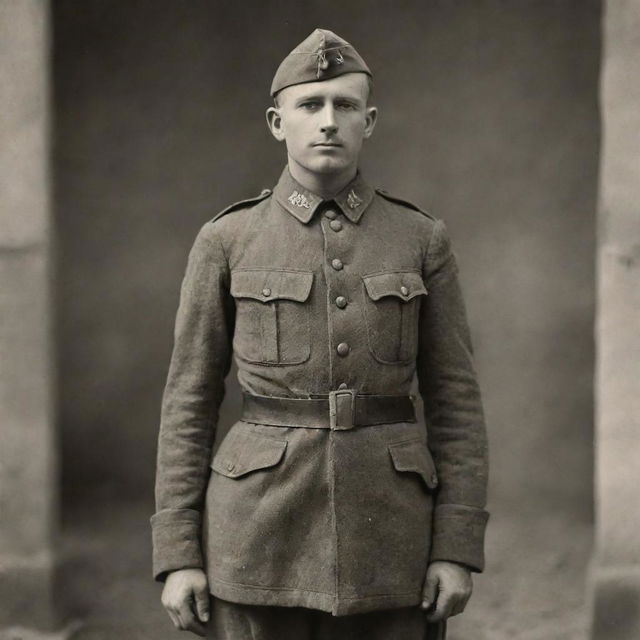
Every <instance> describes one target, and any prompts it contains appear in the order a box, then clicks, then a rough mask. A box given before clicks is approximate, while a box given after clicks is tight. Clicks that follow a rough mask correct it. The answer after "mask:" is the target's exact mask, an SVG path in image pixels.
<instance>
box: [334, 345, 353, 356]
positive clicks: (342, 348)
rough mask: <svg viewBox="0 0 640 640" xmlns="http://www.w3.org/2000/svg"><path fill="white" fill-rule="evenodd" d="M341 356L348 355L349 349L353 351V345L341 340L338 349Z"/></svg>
mask: <svg viewBox="0 0 640 640" xmlns="http://www.w3.org/2000/svg"><path fill="white" fill-rule="evenodd" d="M336 351H337V352H338V355H339V356H346V355H347V354H348V353H349V351H351V347H350V346H349V345H348V344H347V343H346V342H341V343H340V344H339V345H338V348H337V349H336Z"/></svg>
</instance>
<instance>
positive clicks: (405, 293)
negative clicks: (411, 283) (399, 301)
mask: <svg viewBox="0 0 640 640" xmlns="http://www.w3.org/2000/svg"><path fill="white" fill-rule="evenodd" d="M400 293H401V294H402V295H403V296H406V295H407V294H408V293H409V289H407V287H405V286H404V285H402V286H401V287H400Z"/></svg>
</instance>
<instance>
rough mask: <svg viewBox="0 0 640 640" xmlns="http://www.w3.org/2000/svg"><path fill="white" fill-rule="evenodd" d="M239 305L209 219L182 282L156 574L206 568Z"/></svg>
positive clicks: (166, 407) (166, 409) (164, 426)
mask: <svg viewBox="0 0 640 640" xmlns="http://www.w3.org/2000/svg"><path fill="white" fill-rule="evenodd" d="M234 309H235V307H234V304H233V299H232V298H231V297H230V294H229V269H228V264H227V260H226V257H225V254H224V250H223V247H222V244H221V242H220V239H219V237H218V232H217V229H216V226H215V224H213V223H207V224H205V225H204V226H203V227H202V229H201V230H200V232H199V233H198V236H197V237H196V240H195V242H194V245H193V247H192V249H191V252H190V254H189V259H188V263H187V268H186V272H185V275H184V279H183V281H182V287H181V292H180V304H179V307H178V312H177V316H176V322H175V331H174V346H173V353H172V356H171V362H170V365H169V373H168V376H167V383H166V386H165V389H164V394H163V398H162V409H161V418H160V433H159V437H158V453H157V468H156V484H155V496H156V512H155V513H154V515H153V516H152V517H151V528H152V538H153V575H154V578H155V579H156V580H159V581H163V580H164V579H165V578H166V575H167V573H168V572H170V571H173V570H176V569H185V568H198V567H203V557H202V552H201V529H202V526H201V525H202V522H201V521H202V508H203V503H204V495H205V492H206V486H207V482H208V479H209V463H210V459H211V450H212V446H213V441H214V436H215V430H216V426H217V422H218V413H219V408H220V404H221V403H222V399H223V397H224V394H225V382H224V380H225V377H226V375H227V373H228V372H229V368H230V366H231V354H232V347H231V339H232V335H233V325H234V319H235V318H234V313H235V312H234Z"/></svg>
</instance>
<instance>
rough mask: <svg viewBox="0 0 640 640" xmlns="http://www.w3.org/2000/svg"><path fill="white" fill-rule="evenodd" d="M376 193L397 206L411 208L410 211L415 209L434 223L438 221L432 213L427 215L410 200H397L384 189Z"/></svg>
mask: <svg viewBox="0 0 640 640" xmlns="http://www.w3.org/2000/svg"><path fill="white" fill-rule="evenodd" d="M376 193H377V194H379V195H381V196H382V197H383V198H385V199H386V200H389V202H393V203H395V204H402V205H404V206H405V207H409V209H413V210H414V211H419V212H420V213H421V214H422V215H423V216H427V218H431V220H433V221H434V222H435V221H436V218H435V216H432V215H431V214H430V213H427V212H426V211H424V210H422V209H421V208H420V207H419V206H417V205H415V204H413V202H409V201H408V200H402V198H396V197H395V196H392V195H391V194H389V193H387V192H386V191H385V190H384V189H376Z"/></svg>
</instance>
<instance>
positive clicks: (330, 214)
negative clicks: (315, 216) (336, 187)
mask: <svg viewBox="0 0 640 640" xmlns="http://www.w3.org/2000/svg"><path fill="white" fill-rule="evenodd" d="M324 215H325V216H326V217H327V218H329V220H335V219H336V216H337V215H338V214H337V213H336V212H335V211H333V210H332V209H329V210H328V211H325V212H324Z"/></svg>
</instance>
